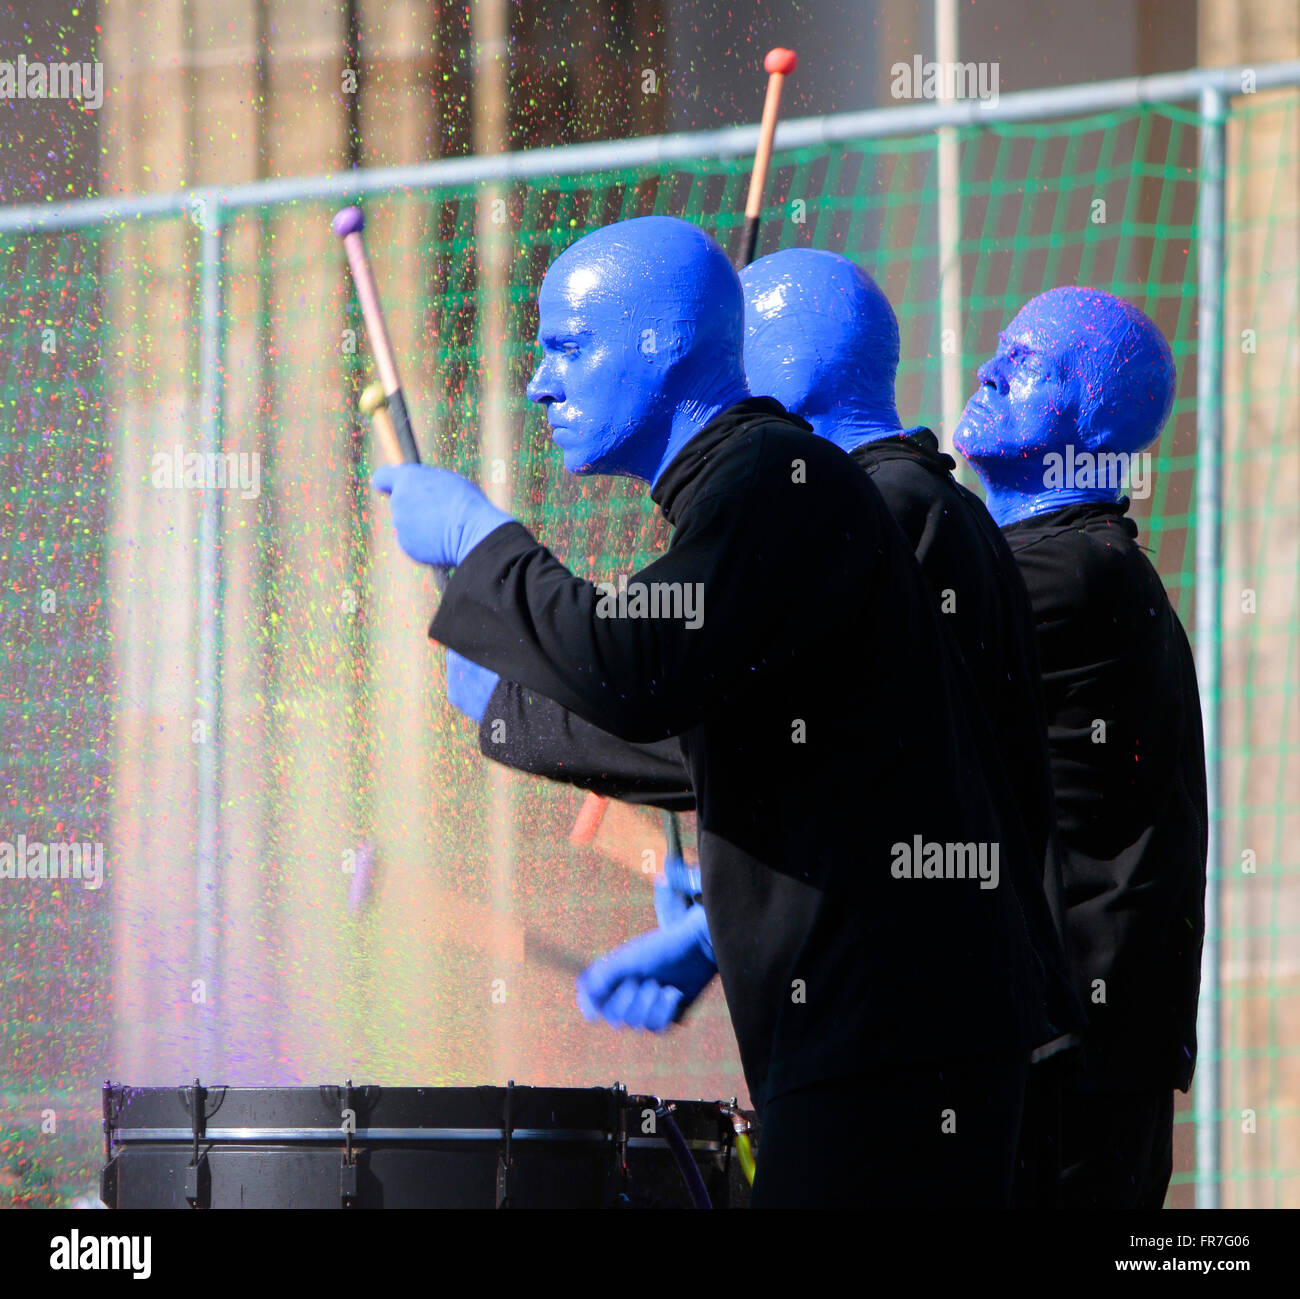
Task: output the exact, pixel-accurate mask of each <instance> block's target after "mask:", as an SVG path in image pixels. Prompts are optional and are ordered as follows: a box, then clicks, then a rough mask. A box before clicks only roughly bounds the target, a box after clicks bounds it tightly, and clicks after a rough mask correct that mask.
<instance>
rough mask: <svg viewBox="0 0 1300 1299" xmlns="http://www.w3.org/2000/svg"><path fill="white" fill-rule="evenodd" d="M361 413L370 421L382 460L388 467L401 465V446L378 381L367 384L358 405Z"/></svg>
mask: <svg viewBox="0 0 1300 1299" xmlns="http://www.w3.org/2000/svg"><path fill="white" fill-rule="evenodd" d="M358 405H359V406H360V408H361V413H362V414H363V415H365V416H366V417H367V418H368V419H369V420H370V427H371V428H372V429H374V431H375V441H377V442H378V443H379V449H380V450H381V451H382V452H383V453H384V459H385V460H387V461H388V463H389V464H390V465H400V464H401V463H402V444H401V442H400V441H399V440H398V437H397V430H396V429H395V428H394V427H393V417H392V415H391V414H389V411H388V398H387V397H386V396H385V395H384V385H383V384H382V383H380V381H379V380H378V379H376V380H375V381H374V383H371V384H367V385H366V387H365V388H364V389H363V391H362V393H361V400H360V402H359V403H358Z"/></svg>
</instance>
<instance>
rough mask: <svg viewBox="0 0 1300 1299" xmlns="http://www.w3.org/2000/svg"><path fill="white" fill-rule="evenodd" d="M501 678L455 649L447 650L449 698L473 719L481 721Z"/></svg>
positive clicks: (455, 706)
mask: <svg viewBox="0 0 1300 1299" xmlns="http://www.w3.org/2000/svg"><path fill="white" fill-rule="evenodd" d="M500 680H501V678H500V677H499V676H497V674H496V673H495V672H493V671H492V670H491V668H484V667H480V666H479V665H478V664H477V663H474V662H471V661H470V660H469V659H467V658H465V656H464V655H462V654H457V653H456V651H455V650H454V649H449V650H448V651H447V698H448V699H450V700H451V706H452V707H453V708H459V709H460V711H461V712H462V713H464V714H465V716H466V717H468V718H469V719H470V720H471V721H475V722H481V721H482V720H483V714H484V713H485V712H486V711H487V706H488V700H489V699H491V698H492V692H493V691H494V690H495V689H496V688H497V682H498V681H500Z"/></svg>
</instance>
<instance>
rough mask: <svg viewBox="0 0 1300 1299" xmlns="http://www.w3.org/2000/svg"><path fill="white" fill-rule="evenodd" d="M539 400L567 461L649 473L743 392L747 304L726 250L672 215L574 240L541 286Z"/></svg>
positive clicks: (570, 465)
mask: <svg viewBox="0 0 1300 1299" xmlns="http://www.w3.org/2000/svg"><path fill="white" fill-rule="evenodd" d="M537 306H538V315H539V319H538V329H537V341H538V343H539V344H540V345H541V348H542V359H541V363H540V364H539V365H538V367H537V370H536V372H535V373H534V374H533V377H532V380H531V382H530V383H529V385H528V399H529V400H530V401H535V402H540V403H541V404H542V405H543V406H545V407H546V418H547V422H548V423H549V424H550V426H551V429H552V438H553V439H554V441H555V444H556V446H558V447H559V448H560V450H561V451H562V452H563V453H564V467H565V468H566V469H567V470H568V471H569V472H570V473H575V474H621V475H626V476H628V477H633V478H641V479H644V480H645V481H646V482H650V483H653V482H654V481H655V480H656V479H657V478H658V477H659V475H660V473H661V472H662V471H663V469H664V468H665V467H666V466H667V465H668V463H669V462H670V461H671V460H672V458H673V457H674V456H675V455H676V454H677V452H678V451H680V450H681V448H682V447H683V446H684V445H685V444H686V443H687V442H688V441H690V439H691V438H692V437H693V436H694V435H695V434H696V433H697V432H699V430H700V429H701V428H703V427H704V425H705V424H707V423H708V422H709V420H711V419H712V418H713V416H714V415H716V414H717V413H718V412H719V411H721V410H723V409H725V408H726V407H727V406H730V405H733V404H734V403H735V402H737V401H741V400H743V399H744V398H745V397H747V396H748V395H749V392H748V389H747V388H746V386H745V374H744V367H743V363H742V354H741V353H742V326H743V303H742V299H741V293H740V282H739V281H738V280H737V279H736V273H735V271H733V270H732V268H731V263H730V262H728V260H727V255H726V253H724V252H723V251H722V249H721V248H720V247H719V246H718V245H717V244H716V243H715V242H714V241H713V240H712V239H710V238H709V236H708V235H707V234H705V233H704V231H702V230H700V229H698V228H697V227H695V226H693V225H691V224H690V223H689V222H687V221H680V220H678V219H677V218H676V217H658V216H656V217H638V218H636V219H635V220H632V221H620V222H618V223H617V224H615V225H610V226H604V227H602V228H601V229H599V230H596V231H593V232H592V233H591V234H589V235H587V236H585V237H584V238H582V239H580V240H578V242H577V243H575V244H574V245H573V246H572V247H571V248H569V249H567V250H566V251H565V252H563V253H561V255H560V256H559V257H557V258H556V259H555V261H554V262H553V263H552V264H551V267H550V269H549V270H548V271H547V272H546V278H545V279H544V280H543V281H542V287H541V290H540V291H539V292H538V295H537Z"/></svg>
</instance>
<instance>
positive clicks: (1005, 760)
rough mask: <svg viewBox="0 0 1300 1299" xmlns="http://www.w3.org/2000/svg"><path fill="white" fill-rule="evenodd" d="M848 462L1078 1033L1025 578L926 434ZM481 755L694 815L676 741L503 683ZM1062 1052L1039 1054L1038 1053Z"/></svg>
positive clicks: (863, 450)
mask: <svg viewBox="0 0 1300 1299" xmlns="http://www.w3.org/2000/svg"><path fill="white" fill-rule="evenodd" d="M851 458H852V459H853V460H854V461H856V462H857V464H858V465H859V466H861V468H862V469H864V470H865V471H866V473H867V474H868V476H869V477H870V478H871V481H872V484H873V485H874V486H875V487H876V488H877V490H878V491H879V492H880V495H881V498H882V499H883V501H884V503H885V505H886V507H887V508H888V510H889V513H890V515H891V516H892V518H893V519H894V521H895V522H896V523H897V524H898V525H899V527H900V528H901V529H902V532H903V535H904V536H905V537H906V538H907V540H908V542H909V544H910V545H911V548H912V550H913V553H914V554H915V556H916V559H917V561H918V563H919V564H920V567H921V572H922V573H923V575H924V577H925V580H926V583H927V585H928V586H929V588H930V590H931V592H932V594H933V596H934V598H935V600H936V602H937V603H938V606H939V609H940V612H941V613H942V614H943V615H944V619H945V621H946V622H947V624H948V626H949V627H950V628H951V629H952V631H953V633H954V634H955V636H956V640H957V643H958V646H959V648H960V649H961V652H962V656H963V658H964V659H965V661H966V665H967V667H968V669H969V671H970V675H971V680H972V683H973V685H974V689H975V693H976V695H977V696H978V698H979V701H980V702H981V704H982V705H983V707H984V710H985V716H986V720H987V722H988V724H989V726H990V727H991V728H992V732H993V738H994V740H995V743H996V747H997V750H998V755H999V757H1000V758H1001V762H1002V767H1003V770H1004V772H1005V775H1006V778H1007V784H1008V786H1009V788H1007V789H1006V790H1005V791H1004V792H1002V793H1001V794H1000V795H999V797H1000V798H1002V799H1004V800H1010V802H1011V803H1013V804H1014V806H1015V807H1016V808H1017V810H1018V812H1019V814H1020V817H1021V820H1022V821H1023V823H1024V828H1025V833H1026V835H1027V837H1028V840H1029V843H1030V847H1031V851H1032V860H1033V862H1034V863H1036V864H1037V867H1036V870H1035V871H1034V872H1033V874H1032V876H1030V877H1025V878H1021V879H1019V880H1017V888H1018V890H1019V891H1020V894H1021V901H1022V905H1023V907H1024V909H1025V911H1026V914H1027V917H1028V918H1029V920H1030V922H1031V923H1030V931H1031V936H1032V937H1033V939H1034V942H1035V945H1036V946H1037V947H1038V950H1039V951H1040V954H1041V955H1042V957H1043V960H1044V962H1045V964H1046V965H1047V967H1048V969H1049V970H1050V972H1051V983H1050V1000H1049V1005H1050V1006H1051V1008H1052V1014H1053V1018H1054V1021H1055V1022H1056V1023H1058V1024H1061V1025H1065V1024H1067V1023H1078V1022H1079V1016H1080V1012H1079V1007H1078V1005H1077V1003H1076V1002H1075V1001H1074V999H1073V997H1072V996H1071V994H1070V991H1069V990H1070V988H1071V986H1072V984H1073V982H1074V981H1073V979H1072V978H1071V975H1070V972H1069V966H1068V962H1067V958H1066V954H1065V950H1064V947H1063V940H1064V937H1065V904H1064V887H1063V884H1062V878H1061V862H1060V850H1059V846H1058V844H1057V836H1056V828H1055V814H1054V809H1053V805H1052V776H1051V766H1050V761H1049V758H1048V751H1047V729H1046V719H1045V714H1044V706H1043V697H1042V690H1041V685H1040V681H1039V668H1038V649H1037V643H1036V638H1035V629H1034V617H1033V611H1032V609H1031V608H1030V604H1029V595H1028V593H1027V592H1026V590H1025V584H1024V580H1023V579H1022V578H1021V576H1020V571H1019V569H1018V568H1017V566H1016V562H1015V559H1014V558H1013V557H1012V554H1011V550H1010V547H1009V546H1008V545H1007V542H1006V539H1005V538H1004V537H1003V535H1002V533H1001V531H1000V530H999V528H998V526H997V524H996V523H995V522H994V521H993V518H992V516H991V515H990V514H989V512H988V510H987V509H985V507H984V505H983V503H982V502H981V501H980V500H979V498H978V497H976V496H975V495H974V494H973V493H971V492H969V491H967V490H966V488H964V487H962V486H961V485H960V484H959V483H958V482H957V480H956V479H955V478H954V477H953V476H952V472H951V471H952V469H953V468H954V463H953V461H952V459H951V458H950V457H948V456H946V455H944V454H943V453H942V452H941V451H940V450H939V446H938V442H937V440H936V439H935V436H934V434H933V433H931V432H930V430H929V429H922V430H919V431H918V432H916V433H914V434H912V435H910V436H899V437H891V438H882V439H879V440H877V441H874V442H868V443H864V444H862V445H861V446H858V447H856V448H854V450H853V451H852V452H851ZM479 744H480V747H481V749H482V751H483V752H484V753H485V754H486V755H487V756H488V757H491V758H493V759H494V760H496V761H498V762H502V763H504V764H505V765H507V766H510V767H515V768H519V769H521V770H525V771H529V772H533V773H534V774H537V775H542V776H547V777H550V778H551V779H557V780H563V781H566V782H568V783H570V784H575V785H579V786H581V787H583V788H586V789H593V790H595V791H596V792H597V793H601V794H606V795H609V796H611V797H615V798H620V799H622V800H624V801H625V802H633V803H653V804H655V805H657V806H660V807H667V808H672V809H686V808H689V807H691V806H693V796H692V794H691V792H690V788H689V781H688V779H687V777H686V771H685V767H684V765H683V761H682V755H681V747H680V744H678V743H677V742H676V741H671V740H668V741H660V742H658V743H656V744H640V745H632V744H628V743H626V742H625V741H623V740H620V739H618V738H617V737H615V736H611V735H608V734H606V733H605V732H603V731H601V730H600V729H599V728H598V727H595V726H592V725H590V724H589V723H587V722H585V721H583V720H582V719H581V718H578V717H575V716H574V714H573V713H571V712H569V711H568V710H567V709H565V708H563V707H561V706H560V705H559V704H557V703H555V702H554V701H552V700H548V699H546V698H544V697H543V696H541V695H540V694H538V693H537V692H535V691H531V690H528V689H526V688H524V687H522V686H520V685H519V684H518V683H515V682H509V681H502V682H501V683H500V684H499V685H498V686H497V688H496V690H495V691H494V692H493V694H492V697H491V699H490V701H489V704H488V708H487V710H486V712H485V713H484V717H483V720H482V722H481V724H480V728H479ZM990 775H992V773H991V772H990ZM1051 930H1054V931H1055V933H1056V938H1053V936H1052V933H1051V932H1049V931H1051ZM1058 940H1061V941H1058ZM1073 1040H1074V1038H1073V1037H1067V1038H1065V1039H1058V1040H1057V1041H1056V1042H1055V1043H1054V1044H1047V1043H1044V1044H1042V1050H1041V1053H1042V1054H1051V1053H1052V1051H1053V1049H1054V1048H1056V1049H1059V1047H1061V1046H1063V1045H1067V1044H1068V1043H1069V1042H1071V1041H1073Z"/></svg>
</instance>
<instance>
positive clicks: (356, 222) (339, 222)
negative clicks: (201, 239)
mask: <svg viewBox="0 0 1300 1299" xmlns="http://www.w3.org/2000/svg"><path fill="white" fill-rule="evenodd" d="M768 57H769V58H771V55H768ZM365 228H366V214H365V213H364V212H362V210H361V209H360V208H359V207H345V208H344V209H343V210H342V211H341V212H336V213H335V214H334V220H333V221H331V222H330V229H331V230H333V231H334V233H335V234H336V235H338V237H339V238H340V239H342V238H344V237H345V236H347V235H354V234H356V233H357V231H359V230H364V229H365Z"/></svg>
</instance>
